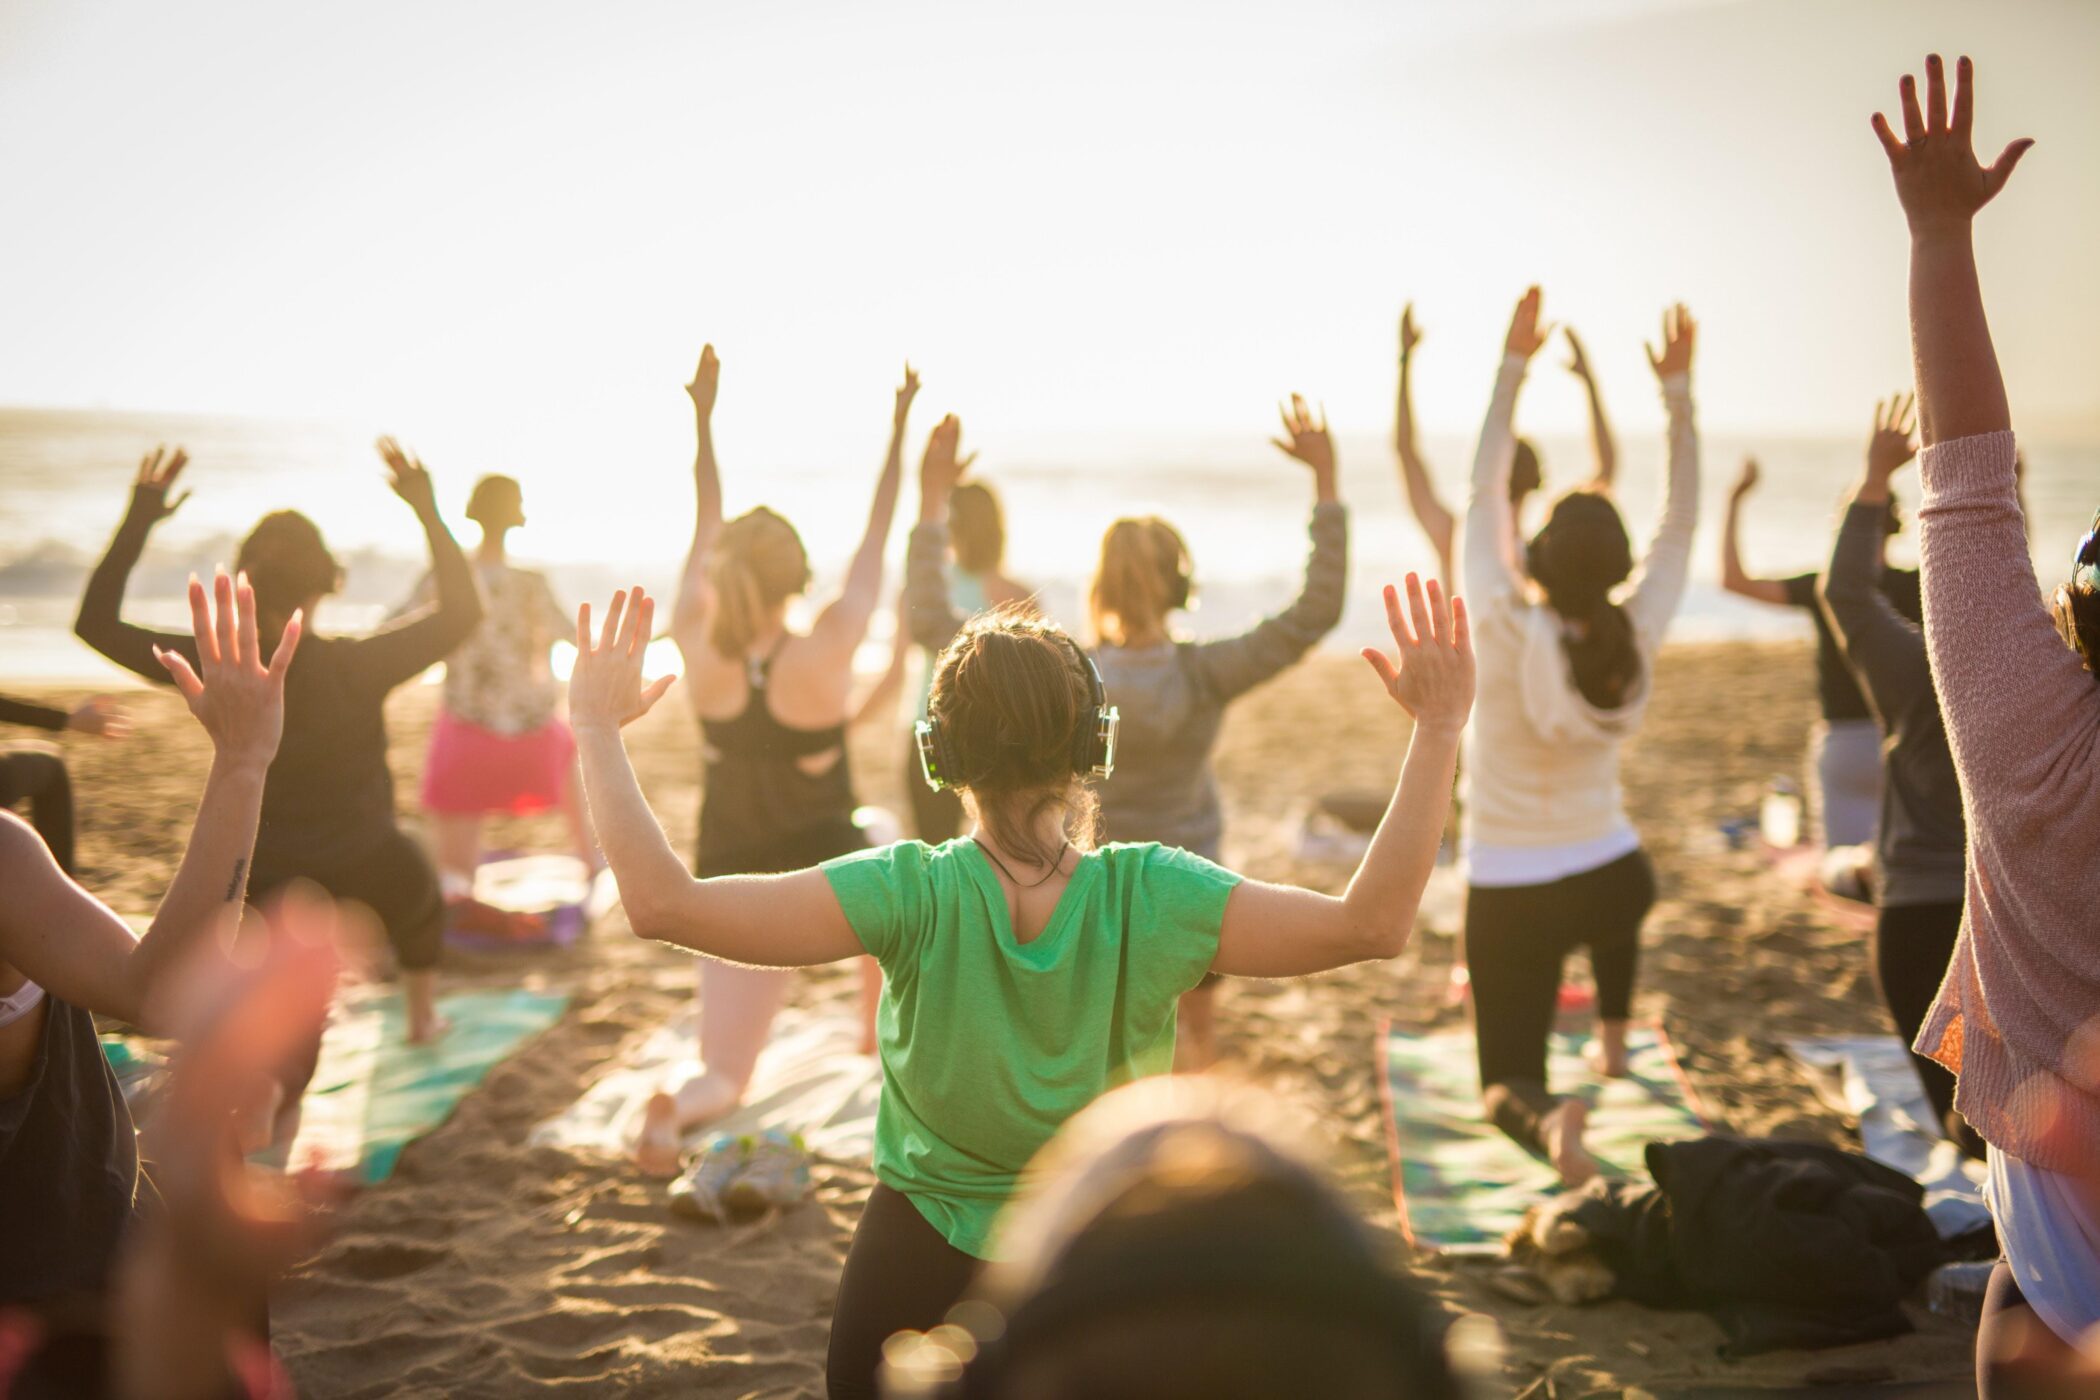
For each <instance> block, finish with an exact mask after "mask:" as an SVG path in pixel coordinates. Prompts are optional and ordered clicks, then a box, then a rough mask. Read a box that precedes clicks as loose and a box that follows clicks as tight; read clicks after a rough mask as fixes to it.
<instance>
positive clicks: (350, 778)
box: [73, 438, 482, 1129]
mask: <svg viewBox="0 0 2100 1400" xmlns="http://www.w3.org/2000/svg"><path fill="white" fill-rule="evenodd" d="M378 447H379V455H380V457H381V458H382V459H383V460H384V461H385V463H386V465H387V470H388V473H389V475H390V478H391V485H392V486H393V489H394V493H395V494H396V495H398V496H399V497H401V499H402V500H403V501H405V502H407V503H408V506H409V508H410V509H412V510H413V511H415V513H416V519H417V521H418V522H419V523H420V524H421V525H422V527H423V537H424V540H425V542H426V543H427V544H428V546H429V549H430V559H431V567H432V570H433V571H434V572H435V574H436V576H437V603H436V606H434V607H432V608H429V609H426V610H424V611H423V612H420V613H417V614H415V615H414V616H411V617H407V618H403V619H401V620H399V621H397V622H394V623H392V624H391V625H389V626H386V627H383V628H381V629H380V630H379V631H377V632H373V633H371V634H370V635H369V636H363V637H324V636H319V635H316V636H313V637H311V638H310V639H309V640H308V641H307V644H306V645H305V646H304V647H303V648H301V649H300V661H299V668H298V670H297V671H296V672H294V673H293V674H292V676H291V678H290V680H289V682H288V684H287V691H286V700H285V736H284V742H283V744H282V745H280V746H279V748H278V751H277V758H276V761H275V762H274V763H272V764H271V766H270V781H269V787H268V790H267V791H266V792H265V794H264V798H263V823H262V831H261V835H260V836H258V837H257V838H256V843H255V868H254V870H253V871H252V872H251V873H250V876H249V882H248V883H249V888H250V889H252V890H253V891H254V893H255V896H256V898H258V899H262V898H265V897H267V896H269V895H270V894H272V893H273V892H275V891H276V890H278V889H279V888H281V887H283V886H284V885H287V884H289V883H291V882H292V881H294V880H310V881H312V882H313V883H315V884H317V885H319V886H320V887H321V888H322V889H324V890H327V891H328V892H329V893H330V894H331V895H333V896H335V897H336V898H337V899H344V900H354V901H356V902H358V903H361V904H364V905H366V906H368V907H369V908H370V909H371V910H372V912H373V913H374V914H375V915H377V916H378V919H379V922H380V924H381V925H382V926H383V927H384V928H385V929H386V936H387V941H388V942H389V943H391V944H392V945H393V949H394V956H395V959H396V961H397V962H398V963H399V964H400V971H401V988H402V993H403V999H404V1000H405V1001H406V1003H407V1030H408V1039H409V1041H410V1042H411V1043H412V1044H419V1045H420V1044H423V1043H425V1042H428V1041H430V1040H432V1039H434V1038H436V1037H437V1035H438V1034H439V1033H441V1032H442V1031H443V1030H444V1028H445V1023H444V1020H443V1018H442V1017H440V1016H439V1015H438V1010H437V963H438V956H439V953H440V951H441V949H442V938H443V934H444V923H445V904H444V899H443V897H442V896H441V894H440V892H439V886H438V879H437V871H436V870H435V869H433V868H432V866H431V863H430V857H429V856H428V855H426V854H424V852H423V848H422V847H421V846H420V845H418V844H417V843H416V841H415V839H414V838H413V837H411V836H409V835H408V833H406V832H404V831H402V830H401V828H400V827H399V826H397V825H395V822H394V777H393V774H392V773H391V772H390V771H389V770H388V768H387V762H386V743H387V736H386V698H387V696H388V694H389V693H391V692H392V691H393V689H394V688H395V687H396V686H399V685H402V684H404V683H406V682H408V681H411V680H414V679H415V678H416V677H417V676H420V675H422V674H423V672H425V671H427V670H429V669H430V668H431V667H432V666H435V665H436V664H437V663H438V662H440V661H442V660H444V659H445V657H446V656H448V655H449V654H450V653H451V652H452V650H453V648H455V647H457V646H458V645H459V644H460V643H461V642H462V641H464V640H465V639H466V638H467V636H468V635H469V634H470V633H472V632H473V630H474V627H475V625H476V624H477V623H479V622H480V621H481V616H482V603H481V591H480V589H479V588H478V587H476V586H475V582H474V570H473V568H472V567H471V566H470V565H469V564H468V563H467V558H466V555H464V554H463V553H461V552H460V548H459V545H458V543H457V542H455V541H454V540H453V538H452V535H451V533H450V532H449V531H448V530H446V528H445V522H444V519H443V518H442V517H441V516H440V515H439V514H438V508H437V500H436V497H435V496H434V494H433V493H432V490H431V485H430V473H429V472H427V471H425V470H424V468H423V464H422V463H421V462H419V461H417V460H416V459H415V458H413V457H411V456H409V455H408V454H407V453H406V452H404V451H402V450H401V448H400V447H399V446H397V445H396V444H395V442H394V440H393V439H392V438H381V439H380V440H379V444H378ZM188 460H189V459H188V458H187V456H185V455H184V453H183V452H182V450H181V449H180V448H177V449H176V450H175V452H174V454H173V455H172V456H170V455H168V454H166V453H165V452H164V451H160V450H156V451H154V452H152V453H150V454H148V455H147V457H146V458H145V460H144V461H143V462H142V463H141V464H140V466H139V474H138V480H137V482H136V484H135V485H134V486H133V487H132V492H131V507H130V509H129V510H127V511H126V512H125V515H124V522H123V524H121V525H119V526H118V527H117V534H116V538H115V539H113V540H112V541H111V542H110V546H109V551H108V552H107V553H106V554H104V555H103V557H102V561H101V562H100V563H99V564H97V565H96V566H95V571H94V573H93V574H92V575H90V576H89V578H88V585H87V592H86V594H85V595H84V596H83V597H82V598H81V601H80V615H79V617H78V619H77V620H76V621H75V623H74V626H73V630H74V632H75V633H76V634H78V635H79V637H80V639H81V640H82V641H84V642H86V643H87V644H88V645H89V646H91V647H93V648H94V649H95V650H96V651H99V652H101V653H102V654H103V655H104V656H106V657H108V658H109V659H110V660H112V661H114V662H116V663H117V664H118V665H119V666H122V667H124V668H125V669H127V670H129V671H132V672H134V673H135V674H137V675H140V676H143V677H145V678H146V679H148V680H155V679H159V680H162V681H165V680H166V678H167V673H166V671H165V670H163V669H162V667H161V663H160V661H159V658H158V654H157V653H158V652H159V651H162V650H167V651H174V652H177V653H180V654H181V655H183V656H186V657H188V658H189V659H190V661H191V664H193V665H194V664H195V663H196V656H197V653H196V647H195V643H193V642H192V641H191V640H190V638H189V637H187V636H184V635H181V634H179V633H170V632H155V631H152V630H151V629H149V628H145V627H135V626H133V625H131V624H130V623H127V622H125V621H124V620H123V619H122V616H121V613H122V610H123V606H124V588H125V584H126V582H127V581H128V580H129V579H130V577H131V571H132V569H133V567H134V566H135V565H137V563H138V560H139V555H140V553H141V552H142V551H143V550H144V549H145V546H146V536H147V534H148V533H149V532H150V531H151V530H152V529H153V527H154V526H155V525H157V524H159V523H160V522H161V521H162V520H164V519H166V518H167V517H168V516H169V515H171V514H172V513H174V511H175V509H176V508H177V507H178V506H180V505H181V504H182V502H183V501H185V500H188V499H189V496H188V494H187V493H185V494H184V495H182V496H180V497H178V498H176V499H175V500H173V501H170V500H169V499H168V490H169V488H170V487H171V486H172V485H173V484H174V482H175V480H176V478H177V477H178V476H179V475H180V474H181V472H182V468H183V465H184V464H185V463H186V462H187V461H188ZM238 568H239V571H240V573H241V575H242V577H244V578H246V579H248V580H249V581H250V582H252V583H253V585H254V587H255V599H256V608H257V615H256V623H257V626H258V628H259V629H260V631H261V635H262V638H263V642H264V644H265V645H266V646H271V647H274V646H275V645H276V643H277V638H278V635H279V634H280V633H282V632H283V630H284V628H285V626H286V624H287V623H288V622H289V621H290V619H291V618H292V617H293V616H294V615H298V616H302V617H304V618H305V619H306V621H307V625H308V627H309V629H310V628H311V627H312V625H313V618H314V612H315V609H317V608H318V607H319V606H320V604H321V600H322V599H323V598H325V597H327V596H328V595H329V594H331V593H333V592H335V591H336V589H338V588H339V587H341V585H342V569H341V568H340V567H339V566H338V565H337V564H336V561H335V556H334V555H332V554H330V553H329V551H328V545H327V543H326V542H325V541H324V540H323V539H322V538H321V531H320V530H319V528H318V527H316V526H315V524H314V523H313V521H311V520H309V519H307V518H306V517H305V516H303V515H301V514H299V513H298V512H297V511H291V510H280V511H273V512H271V513H270V514H269V515H266V516H264V517H263V518H262V519H261V520H260V521H258V522H257V523H256V526H255V528H254V529H253V530H251V531H249V532H248V537H247V538H246V539H244V540H243V541H241V548H240V555H239V560H238ZM311 1068H312V1067H311V1066H307V1067H306V1070H307V1071H308V1072H310V1071H311ZM292 1078H293V1079H295V1080H297V1082H296V1083H289V1082H288V1084H287V1086H286V1087H287V1088H288V1089H297V1088H299V1087H303V1085H304V1082H305V1081H304V1079H303V1077H300V1076H299V1075H296V1074H294V1075H293V1076H292ZM295 1100H296V1094H293V1095H291V1096H289V1097H288V1100H287V1104H286V1110H287V1114H288V1115H289V1114H291V1113H293V1112H295V1111H296V1108H297V1104H296V1101H295ZM280 1126H281V1128H287V1129H288V1127H289V1117H288V1119H287V1123H286V1124H283V1125H280Z"/></svg>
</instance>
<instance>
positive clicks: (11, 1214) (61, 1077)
mask: <svg viewBox="0 0 2100 1400" xmlns="http://www.w3.org/2000/svg"><path fill="white" fill-rule="evenodd" d="M32 1014H37V1013H32ZM41 1014H42V1015H43V1018H44V1029H43V1033H42V1035H41V1036H39V1037H38V1040H37V1049H36V1060H35V1063H34V1064H33V1065H32V1066H31V1068H30V1072H29V1082H28V1083H27V1084H26V1085H24V1086H23V1087H22V1089H21V1090H20V1091H19V1092H17V1093H15V1094H12V1095H10V1096H9V1097H7V1098H0V1303H58V1302H61V1301H65V1300H69V1299H77V1298H81V1297H96V1296H99V1295H100V1294H101V1293H102V1292H103V1291H104V1289H105V1288H106V1287H107V1285H108V1282H109V1273H110V1267H111V1265H112V1263H113V1262H114V1261H115V1259H116V1253H117V1245H118V1242H119V1240H120V1239H121V1237H122V1235H123V1233H124V1230H125V1228H126V1227H127V1226H128V1225H129V1224H130V1222H131V1218H132V1215H133V1212H134V1209H135V1203H136V1202H137V1201H138V1200H139V1151H138V1138H137V1135H136V1134H135V1133H134V1131H133V1130H132V1126H131V1110H130V1109H129V1108H127V1107H126V1106H125V1103H124V1093H123V1091H122V1090H121V1089H119V1088H118V1087H117V1077H116V1075H115V1074H113V1073H111V1071H110V1068H109V1061H108V1060H106V1059H105V1058H103V1054H102V1046H101V1043H100V1042H99V1041H97V1039H96V1038H95V1020H94V1017H92V1016H90V1015H88V1013H87V1012H85V1011H83V1010H82V1009H81V1008H79V1007H77V1006H72V1005H69V1004H67V1003H66V1002H63V1001H60V1000H59V999H58V998H57V997H54V996H46V997H45V999H44V1006H43V1009H42V1012H41Z"/></svg>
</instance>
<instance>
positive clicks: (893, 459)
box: [810, 364, 919, 657]
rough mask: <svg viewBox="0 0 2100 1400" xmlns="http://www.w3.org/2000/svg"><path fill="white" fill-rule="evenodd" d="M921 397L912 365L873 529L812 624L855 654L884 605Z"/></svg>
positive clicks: (878, 489) (872, 512) (879, 483)
mask: <svg viewBox="0 0 2100 1400" xmlns="http://www.w3.org/2000/svg"><path fill="white" fill-rule="evenodd" d="M918 396H919V372H918V371H917V370H915V369H913V368H912V367H911V366H910V365H909V364H907V365H905V366H904V382H903V383H902V384H900V385H899V386H897V403H896V408H895V410H894V411H893V412H892V414H891V416H890V445H889V451H888V452H886V453H885V454H884V455H883V459H882V475H881V476H879V477H877V478H876V480H875V500H874V502H873V503H872V504H871V505H870V506H869V507H868V528H867V529H866V530H865V531H863V532H862V534H861V538H860V548H859V549H858V550H856V551H855V552H854V555H853V562H852V563H851V564H849V565H847V567H846V579H845V582H844V583H842V584H840V585H839V592H838V596H837V597H836V598H833V599H832V600H831V601H830V602H829V603H827V604H826V605H825V607H824V610H823V611H822V612H820V613H818V614H817V620H816V623H815V625H814V626H813V627H812V628H811V629H810V635H812V636H814V637H818V638H821V639H822V640H824V641H826V642H829V643H831V644H832V645H834V646H836V647H838V648H841V649H843V650H844V651H845V653H846V654H847V655H848V656H849V657H850V656H851V655H852V653H853V651H854V649H855V648H857V647H859V646H860V644H861V642H862V640H863V639H865V638H866V637H867V635H868V623H869V622H870V621H871V620H872V619H873V618H874V616H875V610H876V609H877V608H879V607H881V606H882V553H883V551H884V550H885V549H887V548H888V547H889V540H890V524H891V522H892V521H894V520H895V519H896V518H897V497H898V495H899V494H900V493H901V492H902V491H903V489H904V430H905V425H906V423H907V422H908V421H909V420H910V417H911V401H912V400H913V399H915V398H917V397H918Z"/></svg>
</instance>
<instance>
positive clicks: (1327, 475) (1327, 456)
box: [1269, 394, 1334, 483]
mask: <svg viewBox="0 0 2100 1400" xmlns="http://www.w3.org/2000/svg"><path fill="white" fill-rule="evenodd" d="M1276 412H1277V415H1278V416H1279V417H1281V418H1282V419H1283V431H1284V433H1285V434H1286V436H1284V437H1274V438H1270V439H1269V441H1270V442H1271V443H1273V444H1274V445H1275V447H1276V450H1277V451H1279V452H1281V453H1283V454H1284V455H1285V456H1286V457H1295V458H1296V459H1298V460H1299V461H1301V462H1303V463H1305V465H1306V466H1308V467H1311V468H1312V469H1313V476H1314V477H1315V478H1316V479H1317V480H1319V481H1321V482H1325V483H1331V482H1332V481H1333V479H1334V440H1333V439H1332V438H1330V437H1329V436H1328V435H1327V409H1326V408H1325V406H1322V407H1321V409H1320V414H1319V417H1317V418H1315V417H1314V416H1313V411H1312V410H1311V409H1310V408H1308V407H1306V404H1305V398H1304V396H1303V395H1302V394H1293V395H1291V400H1290V402H1289V403H1279V404H1277V405H1276Z"/></svg>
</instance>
